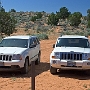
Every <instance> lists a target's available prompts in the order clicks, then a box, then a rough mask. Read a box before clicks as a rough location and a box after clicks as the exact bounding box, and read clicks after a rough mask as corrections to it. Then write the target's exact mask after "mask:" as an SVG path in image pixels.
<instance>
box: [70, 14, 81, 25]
mask: <svg viewBox="0 0 90 90" xmlns="http://www.w3.org/2000/svg"><path fill="white" fill-rule="evenodd" d="M81 17H82V14H81V13H80V12H74V13H73V14H71V15H70V16H69V21H70V25H71V26H78V25H79V24H80V23H81V20H80V19H81Z"/></svg>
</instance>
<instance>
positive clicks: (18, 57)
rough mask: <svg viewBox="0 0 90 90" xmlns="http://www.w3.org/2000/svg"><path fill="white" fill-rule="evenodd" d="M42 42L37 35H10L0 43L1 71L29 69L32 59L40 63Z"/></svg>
mask: <svg viewBox="0 0 90 90" xmlns="http://www.w3.org/2000/svg"><path fill="white" fill-rule="evenodd" d="M40 55H41V50H40V42H39V40H38V38H37V37H36V36H9V37H6V38H4V39H3V40H2V41H1V43H0V71H4V70H18V69H21V72H22V73H27V72H28V71H29V65H30V64H31V61H35V64H39V63H40Z"/></svg>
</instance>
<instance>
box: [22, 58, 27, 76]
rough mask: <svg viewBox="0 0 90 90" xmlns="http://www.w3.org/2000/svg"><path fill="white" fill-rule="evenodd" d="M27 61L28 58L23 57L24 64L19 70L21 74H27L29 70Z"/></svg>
mask: <svg viewBox="0 0 90 90" xmlns="http://www.w3.org/2000/svg"><path fill="white" fill-rule="evenodd" d="M28 63H29V62H28V59H25V64H24V67H23V68H22V71H21V72H22V73H23V74H27V73H28V71H29V64H28Z"/></svg>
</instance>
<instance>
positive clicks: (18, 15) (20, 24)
mask: <svg viewBox="0 0 90 90" xmlns="http://www.w3.org/2000/svg"><path fill="white" fill-rule="evenodd" d="M37 13H38V12H32V11H31V12H11V13H10V14H11V16H14V17H15V19H16V20H17V24H16V29H17V32H20V33H21V34H22V32H23V34H29V33H42V32H44V33H47V32H53V33H62V34H80V35H87V34H88V33H90V29H87V28H86V25H87V21H86V20H84V18H82V19H81V20H82V21H81V24H80V25H79V26H78V27H71V26H70V24H69V22H68V20H59V22H58V25H57V26H51V25H48V24H47V20H48V16H49V15H50V13H46V12H41V13H42V18H40V19H36V21H34V22H33V21H31V18H32V16H36V15H37ZM21 30H22V31H21ZM20 33H19V34H20Z"/></svg>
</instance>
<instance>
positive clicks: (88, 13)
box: [87, 9, 90, 20]
mask: <svg viewBox="0 0 90 90" xmlns="http://www.w3.org/2000/svg"><path fill="white" fill-rule="evenodd" d="M87 20H90V9H88V10H87Z"/></svg>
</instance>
